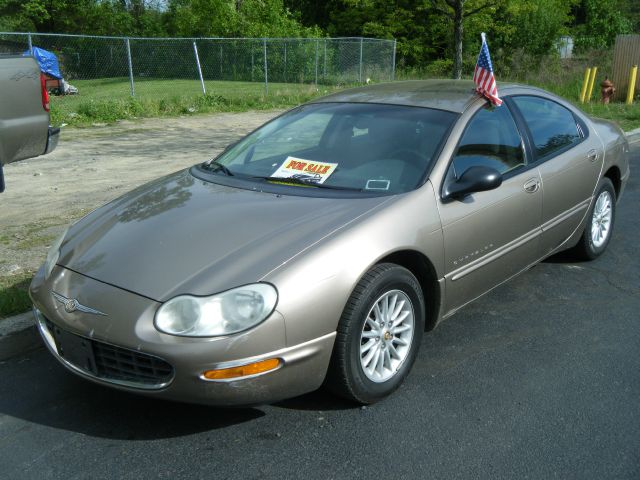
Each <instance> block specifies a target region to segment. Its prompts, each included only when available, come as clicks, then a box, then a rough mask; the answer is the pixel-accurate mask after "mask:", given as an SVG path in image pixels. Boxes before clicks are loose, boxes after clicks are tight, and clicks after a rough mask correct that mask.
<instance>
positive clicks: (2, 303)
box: [0, 273, 33, 319]
mask: <svg viewBox="0 0 640 480" xmlns="http://www.w3.org/2000/svg"><path fill="white" fill-rule="evenodd" d="M32 278H33V273H21V274H18V275H11V276H8V277H0V319H2V318H6V317H10V316H12V315H17V314H19V313H24V312H26V311H28V310H29V309H30V308H31V299H30V298H29V294H28V293H27V292H28V290H29V284H30V283H31V279H32Z"/></svg>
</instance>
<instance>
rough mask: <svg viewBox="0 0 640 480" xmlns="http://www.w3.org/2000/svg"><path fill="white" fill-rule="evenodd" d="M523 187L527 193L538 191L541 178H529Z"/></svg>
mask: <svg viewBox="0 0 640 480" xmlns="http://www.w3.org/2000/svg"><path fill="white" fill-rule="evenodd" d="M523 187H524V191H525V192H527V193H536V192H537V191H538V190H539V189H540V180H538V179H537V178H532V179H530V180H527V181H526V182H525V184H524V185H523Z"/></svg>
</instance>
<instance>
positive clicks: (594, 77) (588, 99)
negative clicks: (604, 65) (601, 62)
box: [587, 67, 598, 102]
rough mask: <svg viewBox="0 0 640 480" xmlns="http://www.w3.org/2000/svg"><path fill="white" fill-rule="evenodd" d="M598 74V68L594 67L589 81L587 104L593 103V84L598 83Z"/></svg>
mask: <svg viewBox="0 0 640 480" xmlns="http://www.w3.org/2000/svg"><path fill="white" fill-rule="evenodd" d="M597 72H598V67H593V68H592V69H591V78H590V79H589V90H587V102H590V101H591V94H592V93H593V84H594V83H595V81H596V73H597Z"/></svg>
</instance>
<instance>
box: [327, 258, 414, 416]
mask: <svg viewBox="0 0 640 480" xmlns="http://www.w3.org/2000/svg"><path fill="white" fill-rule="evenodd" d="M424 325H425V305H424V298H423V295H422V289H421V288H420V284H419V283H418V280H417V279H416V277H415V276H414V275H413V274H412V273H411V272H410V271H409V270H407V269H406V268H403V267H401V266H399V265H395V264H391V263H383V264H379V265H376V266H375V267H373V268H372V269H371V270H369V271H368V272H367V273H366V274H365V275H364V276H363V277H362V279H361V280H360V282H359V283H358V285H357V286H356V288H355V289H354V291H353V293H352V294H351V297H349V300H348V302H347V305H346V307H345V309H344V312H343V314H342V317H341V318H340V322H339V324H338V329H337V336H336V341H335V346H334V349H333V356H332V358H331V365H330V367H329V373H328V377H327V382H326V384H327V386H328V387H329V389H330V390H332V391H333V392H334V393H337V394H338V395H340V396H342V397H345V398H347V399H349V400H353V401H355V402H358V403H361V404H371V403H374V402H377V401H378V400H380V399H382V398H384V397H386V396H387V395H389V394H390V393H392V392H393V391H394V390H396V389H397V388H398V387H399V386H400V385H401V384H402V382H403V381H404V379H405V377H406V376H407V374H408V373H409V370H410V369H411V366H412V365H413V362H414V361H415V359H416V356H417V354H418V349H419V347H420V341H421V339H422V332H423V331H424Z"/></svg>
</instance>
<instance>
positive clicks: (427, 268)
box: [376, 250, 441, 331]
mask: <svg viewBox="0 0 640 480" xmlns="http://www.w3.org/2000/svg"><path fill="white" fill-rule="evenodd" d="M380 263H394V264H396V265H400V266H401V267H404V268H406V269H407V270H409V271H410V272H411V273H412V274H413V275H414V276H415V277H416V278H417V279H418V282H419V283H420V287H421V288H422V296H423V298H424V301H425V307H426V312H425V313H426V318H425V330H426V331H429V330H432V329H433V328H434V327H435V326H436V324H437V323H438V315H439V313H440V301H441V293H440V287H439V285H438V276H437V274H436V270H435V268H434V266H433V263H431V261H430V260H429V259H428V258H427V256H426V255H424V254H423V253H421V252H418V251H417V250H399V251H396V252H393V253H390V254H388V255H386V256H384V257H382V258H380V259H379V260H378V261H377V262H376V265H377V264H380Z"/></svg>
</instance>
